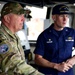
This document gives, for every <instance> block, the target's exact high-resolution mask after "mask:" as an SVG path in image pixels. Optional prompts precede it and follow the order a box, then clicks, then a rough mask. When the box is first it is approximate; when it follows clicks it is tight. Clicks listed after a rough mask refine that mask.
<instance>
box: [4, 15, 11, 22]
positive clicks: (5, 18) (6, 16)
mask: <svg viewBox="0 0 75 75" xmlns="http://www.w3.org/2000/svg"><path fill="white" fill-rule="evenodd" d="M4 20H5V22H7V23H9V21H10V17H9V15H5V16H4Z"/></svg>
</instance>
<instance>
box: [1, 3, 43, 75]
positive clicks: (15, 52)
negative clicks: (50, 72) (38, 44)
mask: <svg viewBox="0 0 75 75" xmlns="http://www.w3.org/2000/svg"><path fill="white" fill-rule="evenodd" d="M24 14H27V11H26V10H24V9H23V8H22V6H21V5H20V4H19V3H17V2H9V3H6V4H5V5H4V6H3V8H2V11H1V21H2V24H1V27H0V75H44V74H42V73H40V72H38V71H37V70H36V69H34V68H33V67H32V66H30V65H28V64H27V63H26V61H25V57H24V52H23V49H22V46H21V44H20V39H19V38H18V36H17V35H16V34H15V32H17V31H19V30H20V29H22V27H23V22H24V20H25V18H24Z"/></svg>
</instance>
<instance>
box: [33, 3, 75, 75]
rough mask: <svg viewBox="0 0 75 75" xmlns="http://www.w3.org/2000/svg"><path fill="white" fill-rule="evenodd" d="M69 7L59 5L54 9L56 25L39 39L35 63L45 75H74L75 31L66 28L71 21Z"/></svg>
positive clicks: (53, 14)
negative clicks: (74, 50) (74, 51)
mask: <svg viewBox="0 0 75 75" xmlns="http://www.w3.org/2000/svg"><path fill="white" fill-rule="evenodd" d="M70 13H71V12H70V11H69V7H68V6H66V5H64V4H59V5H56V6H54V7H53V10H52V19H53V21H54V23H53V24H52V25H51V26H50V27H49V28H47V29H46V30H45V31H43V32H42V33H41V34H40V35H39V37H38V39H37V44H36V48H35V50H34V53H35V63H36V64H37V65H39V67H38V69H39V71H40V72H42V73H44V74H45V75H74V74H73V66H74V64H75V56H72V51H73V48H74V47H75V30H74V29H72V28H68V27H66V24H67V21H68V19H69V14H70Z"/></svg>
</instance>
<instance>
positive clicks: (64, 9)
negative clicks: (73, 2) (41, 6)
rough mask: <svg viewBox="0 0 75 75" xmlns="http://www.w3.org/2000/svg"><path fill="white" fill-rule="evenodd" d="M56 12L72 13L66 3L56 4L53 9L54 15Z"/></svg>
mask: <svg viewBox="0 0 75 75" xmlns="http://www.w3.org/2000/svg"><path fill="white" fill-rule="evenodd" d="M55 14H71V12H70V11H69V7H68V6H66V5H64V4H58V5H56V6H54V7H53V10H52V15H55Z"/></svg>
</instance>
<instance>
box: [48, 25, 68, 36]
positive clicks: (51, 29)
mask: <svg viewBox="0 0 75 75" xmlns="http://www.w3.org/2000/svg"><path fill="white" fill-rule="evenodd" d="M53 26H54V24H51V26H50V27H49V30H48V31H49V32H51V33H53V34H55V35H57V34H56V33H55V31H54V28H53ZM66 32H68V28H67V27H64V29H63V30H62V33H63V34H62V35H66Z"/></svg>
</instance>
